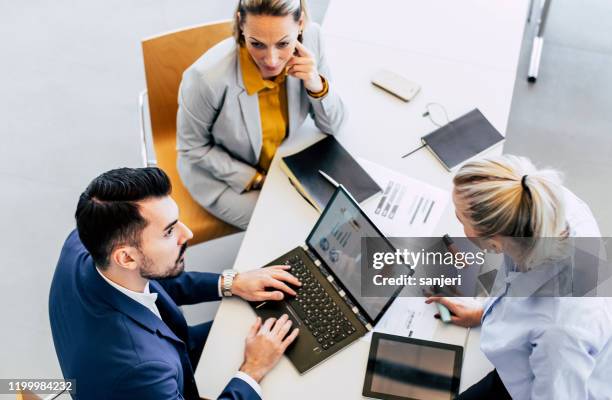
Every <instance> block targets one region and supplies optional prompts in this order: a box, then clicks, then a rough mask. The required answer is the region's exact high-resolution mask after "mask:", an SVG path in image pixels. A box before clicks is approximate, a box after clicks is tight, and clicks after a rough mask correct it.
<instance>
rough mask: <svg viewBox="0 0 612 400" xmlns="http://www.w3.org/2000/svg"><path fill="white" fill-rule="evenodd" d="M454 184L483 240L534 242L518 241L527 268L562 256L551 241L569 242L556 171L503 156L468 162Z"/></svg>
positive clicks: (515, 157)
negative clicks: (496, 237) (507, 239)
mask: <svg viewBox="0 0 612 400" xmlns="http://www.w3.org/2000/svg"><path fill="white" fill-rule="evenodd" d="M453 183H454V185H455V194H456V196H458V197H459V198H461V199H462V200H464V201H465V204H466V205H467V209H466V210H465V212H466V216H467V217H468V218H469V220H470V222H471V224H472V225H473V227H474V229H475V230H476V232H477V233H478V234H479V235H480V236H482V237H493V236H501V237H505V238H531V240H525V239H520V240H518V241H515V242H517V243H520V247H521V248H522V250H523V251H524V255H523V259H522V263H523V265H528V266H533V264H534V263H536V262H543V261H544V259H551V258H555V257H556V256H560V254H559V251H561V249H560V248H559V247H558V245H557V244H553V243H554V242H556V241H555V240H554V239H553V238H559V239H563V238H565V237H566V236H567V233H568V226H567V221H566V217H565V206H564V202H563V191H562V190H563V189H562V186H561V174H560V173H559V172H558V171H555V170H552V169H541V170H538V169H537V168H536V167H535V166H534V165H533V164H532V162H531V161H529V159H527V158H525V157H518V156H513V155H502V156H498V157H492V158H488V159H483V160H477V161H472V162H468V163H467V164H465V165H463V166H462V167H461V168H460V169H459V171H458V172H457V174H456V175H455V177H454V179H453ZM539 238H546V239H545V240H540V241H538V240H537V239H539ZM537 242H541V243H537ZM542 244H544V247H542V246H540V247H539V248H537V247H538V245H542ZM551 246H552V247H551ZM536 248H537V249H536Z"/></svg>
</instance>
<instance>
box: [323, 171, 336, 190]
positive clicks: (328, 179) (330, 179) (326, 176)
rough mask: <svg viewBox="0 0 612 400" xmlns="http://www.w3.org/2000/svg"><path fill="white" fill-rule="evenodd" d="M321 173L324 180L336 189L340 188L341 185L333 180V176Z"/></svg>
mask: <svg viewBox="0 0 612 400" xmlns="http://www.w3.org/2000/svg"><path fill="white" fill-rule="evenodd" d="M319 173H320V174H321V175H322V176H323V178H325V180H326V181H327V182H329V183H331V184H332V185H333V186H334V187H338V186H340V184H339V183H338V182H336V181H335V180H334V178H332V177H331V176H329V175H327V174H326V173H325V172H323V171H321V170H319Z"/></svg>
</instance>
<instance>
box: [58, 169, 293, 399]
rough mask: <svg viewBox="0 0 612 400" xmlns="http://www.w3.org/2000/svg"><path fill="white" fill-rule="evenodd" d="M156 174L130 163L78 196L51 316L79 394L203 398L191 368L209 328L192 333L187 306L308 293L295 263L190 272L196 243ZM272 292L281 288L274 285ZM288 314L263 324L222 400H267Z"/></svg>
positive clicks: (288, 335) (287, 338)
mask: <svg viewBox="0 0 612 400" xmlns="http://www.w3.org/2000/svg"><path fill="white" fill-rule="evenodd" d="M170 192H171V184H170V180H169V179H168V177H167V176H166V174H165V173H164V172H163V171H162V170H160V169H158V168H139V169H131V168H122V169H118V170H113V171H109V172H106V173H104V174H102V175H100V176H99V177H97V178H96V179H94V180H93V181H92V182H91V184H90V185H89V186H88V187H87V189H86V190H85V191H84V192H83V193H82V194H81V197H80V198H79V202H78V206H77V210H76V222H77V230H75V231H73V232H72V233H70V235H69V236H68V239H67V240H66V242H65V244H64V247H63V249H62V252H61V255H60V258H59V261H58V264H57V267H56V270H55V275H54V277H53V282H52V284H51V292H50V295H49V317H50V320H51V329H52V332H53V341H54V343H55V350H56V352H57V356H58V358H59V362H60V366H61V368H62V373H63V375H64V377H65V378H66V379H75V380H76V384H75V388H76V394H75V395H74V396H75V397H77V398H82V399H164V400H165V399H183V398H184V399H198V398H199V395H198V390H197V387H196V384H195V380H194V375H193V373H194V370H195V367H196V365H197V363H198V361H199V359H200V355H201V353H202V350H203V347H204V342H205V341H206V337H207V336H208V332H209V330H210V326H211V323H210V322H208V323H204V324H201V325H196V326H188V325H187V322H186V321H185V318H184V317H183V315H182V313H181V311H180V309H179V307H178V306H180V305H183V304H194V303H199V302H203V301H214V300H219V299H220V298H221V296H222V295H227V296H231V295H237V296H240V297H242V298H244V299H245V300H249V301H261V300H280V299H282V298H283V296H284V295H285V294H288V295H295V292H294V290H293V289H292V288H291V287H290V286H289V285H288V284H290V285H295V286H299V285H300V282H299V281H298V280H297V279H296V278H295V277H294V276H293V275H291V274H290V273H289V272H288V271H287V268H288V267H286V266H274V267H269V268H260V269H257V270H254V271H249V272H244V273H240V274H237V273H236V272H235V271H231V270H229V271H224V273H223V274H222V275H219V274H213V273H200V272H183V270H184V252H185V250H186V248H187V241H188V240H189V239H190V238H191V237H192V236H193V235H192V233H191V231H190V230H189V228H188V227H187V226H185V225H184V224H183V223H181V222H180V221H179V219H178V208H177V205H176V203H175V202H174V201H173V200H172V198H171V197H170ZM270 289H272V290H270ZM290 331H291V321H290V320H288V318H287V316H286V315H284V316H283V317H281V318H279V319H278V320H274V319H269V320H267V321H265V322H264V323H262V321H261V320H260V319H257V321H256V322H255V324H254V325H253V326H252V327H251V330H250V332H249V334H248V336H247V338H246V345H245V352H244V362H243V364H242V366H241V367H240V370H239V371H238V372H237V374H236V376H235V377H234V378H233V379H232V380H230V382H229V383H228V384H227V386H226V387H225V389H224V390H223V392H222V393H221V395H220V397H219V398H221V399H244V400H258V399H260V398H261V388H260V387H259V381H260V380H261V379H262V378H263V376H264V375H265V374H266V373H267V372H268V371H270V370H271V369H272V368H273V367H274V365H275V364H276V363H277V362H278V360H279V359H280V357H281V356H282V354H283V353H284V351H285V349H286V348H287V346H288V345H289V344H290V343H291V342H292V341H293V340H294V339H295V338H296V337H297V334H298V330H297V329H293V330H292V331H291V332H290Z"/></svg>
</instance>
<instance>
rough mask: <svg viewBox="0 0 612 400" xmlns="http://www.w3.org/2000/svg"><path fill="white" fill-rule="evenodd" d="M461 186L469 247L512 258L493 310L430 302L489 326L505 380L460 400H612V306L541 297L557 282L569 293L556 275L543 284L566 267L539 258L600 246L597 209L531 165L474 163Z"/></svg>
mask: <svg viewBox="0 0 612 400" xmlns="http://www.w3.org/2000/svg"><path fill="white" fill-rule="evenodd" d="M453 183H454V190H453V202H454V204H455V209H456V214H457V218H458V219H459V221H460V222H461V223H462V224H463V227H464V231H465V235H466V237H470V238H473V241H474V242H475V243H476V244H477V245H478V246H479V247H480V248H481V249H483V250H487V251H493V252H496V253H503V254H504V257H505V261H504V262H505V265H504V268H501V269H500V270H499V271H498V279H497V280H496V282H497V283H499V282H501V289H502V290H500V291H499V292H498V293H493V294H496V295H498V296H496V297H491V298H489V299H488V301H487V302H486V303H485V304H484V307H483V308H469V307H468V306H466V305H464V304H461V303H459V302H457V301H453V300H451V299H449V298H444V297H430V298H429V299H428V300H427V302H429V303H431V302H432V301H435V302H439V303H441V304H443V305H445V306H447V308H448V309H449V310H450V311H451V314H452V322H453V323H455V324H457V325H460V326H464V327H473V326H477V325H482V330H481V345H480V347H481V350H482V351H483V353H484V354H485V355H486V356H487V358H488V359H489V361H491V363H492V364H493V365H494V367H495V370H493V371H492V372H491V373H490V374H489V375H487V376H486V377H485V378H484V379H483V380H481V381H480V382H478V383H477V384H475V385H474V386H472V387H471V388H469V389H468V390H466V391H465V392H464V393H462V394H461V395H460V396H459V398H460V399H462V400H466V399H505V398H514V399H521V400H522V399H611V398H612V383H611V382H612V381H611V379H612V302H611V301H610V300H609V299H607V298H597V297H588V298H571V297H560V296H558V295H557V296H555V295H551V294H550V293H548V294H544V295H541V294H540V295H538V293H539V292H540V293H541V292H542V289H543V288H546V287H547V286H551V285H550V282H553V283H555V285H552V286H554V287H555V288H556V289H557V290H559V288H560V285H559V284H558V281H555V279H552V280H551V275H550V274H548V275H547V277H548V279H544V280H541V279H540V278H541V277H542V274H543V273H544V275H546V271H550V270H551V269H552V268H554V267H557V266H558V262H557V261H555V254H554V252H553V253H549V254H548V255H546V254H543V253H542V252H541V251H540V252H539V251H538V249H540V250H541V248H542V246H544V248H547V249H550V248H551V247H554V246H552V245H556V244H562V243H563V242H564V240H566V239H568V238H572V237H597V236H600V232H599V228H598V227H597V223H596V222H595V219H594V218H593V215H592V213H591V211H590V210H589V208H588V206H587V205H586V204H585V203H584V202H583V201H581V200H580V199H579V198H578V197H576V196H575V195H574V194H573V193H571V192H570V191H569V190H568V189H566V188H564V187H563V186H561V183H560V177H559V174H558V173H557V172H556V171H553V170H538V169H536V168H535V167H534V166H533V164H532V163H531V162H530V161H529V160H527V159H526V158H522V157H516V156H510V155H504V156H499V157H495V158H491V159H486V160H479V161H473V162H469V163H467V164H465V165H464V166H463V167H462V168H461V169H460V170H459V171H458V173H457V174H456V176H455V178H454V180H453ZM542 238H545V239H542ZM593 240H594V241H595V240H596V239H593ZM559 248H560V249H563V247H562V246H560V247H559ZM561 258H562V257H559V260H561ZM496 286H498V287H499V285H497V284H496ZM513 292H514V294H512V293H513ZM544 292H545V293H546V291H544ZM561 294H564V293H563V292H561ZM565 294H566V295H567V293H565Z"/></svg>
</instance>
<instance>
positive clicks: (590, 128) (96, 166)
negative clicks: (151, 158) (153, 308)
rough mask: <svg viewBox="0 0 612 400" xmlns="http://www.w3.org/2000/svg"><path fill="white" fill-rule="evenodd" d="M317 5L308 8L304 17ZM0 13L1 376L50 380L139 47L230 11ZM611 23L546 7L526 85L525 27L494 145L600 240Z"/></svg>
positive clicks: (118, 154)
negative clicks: (56, 287)
mask: <svg viewBox="0 0 612 400" xmlns="http://www.w3.org/2000/svg"><path fill="white" fill-rule="evenodd" d="M332 1H333V0H332ZM327 2H328V0H319V1H315V0H310V3H311V6H312V14H313V18H314V19H315V20H321V18H322V17H323V15H324V13H325V9H326V6H327ZM0 4H1V5H0V9H1V11H0V51H1V54H2V62H1V63H0V88H2V89H1V92H0V121H2V124H1V125H0V135H1V139H2V143H4V145H3V146H2V147H0V180H1V182H2V187H3V190H2V196H0V220H1V221H2V222H3V223H4V224H5V228H4V229H3V230H2V233H0V235H1V236H0V243H2V247H1V249H2V253H3V254H5V257H6V259H5V262H4V263H3V266H2V272H3V279H2V280H0V304H2V317H3V321H4V322H3V324H2V329H0V360H1V361H0V378H17V377H19V378H26V377H32V378H34V377H39V378H40V377H60V376H61V373H60V370H59V366H58V364H57V360H56V356H55V352H54V349H53V343H52V340H51V335H50V329H49V323H48V315H47V297H48V290H49V283H50V280H51V276H52V274H53V270H54V266H55V262H56V260H57V257H58V254H59V250H60V247H61V244H62V242H63V240H64V238H65V237H66V236H67V234H68V233H69V232H70V230H71V229H73V227H74V220H73V213H74V209H75V205H76V200H77V197H78V195H79V194H80V192H81V191H82V190H83V189H84V187H85V186H86V185H87V183H88V182H89V181H90V180H91V179H92V178H93V177H94V176H96V175H98V174H99V173H100V172H102V171H105V170H108V169H111V168H115V167H118V166H138V165H139V162H140V158H139V157H140V154H139V150H138V118H137V113H136V104H137V95H138V92H139V91H140V90H142V89H143V88H144V86H145V83H144V73H143V67H142V60H141V52H140V48H139V40H140V39H142V38H144V37H147V36H151V35H154V34H157V33H159V32H164V31H169V30H173V29H176V28H179V27H183V26H188V25H194V24H199V23H202V22H205V21H213V20H220V19H225V18H227V17H229V16H230V15H231V14H232V12H233V7H234V6H233V4H234V2H229V1H223V2H220V1H215V0H182V1H181V2H180V6H177V4H179V3H176V2H172V1H170V0H141V1H138V2H128V1H123V0H105V1H100V0H90V1H87V2H82V1H76V0H58V1H54V2H48V1H43V0H30V1H28V2H8V1H2V2H1V3H0ZM610 15H612V3H611V2H609V1H607V0H584V1H581V2H575V1H572V0H555V1H554V3H553V4H552V9H551V12H550V21H549V25H548V27H547V32H546V42H545V48H544V55H543V59H542V66H541V70H540V77H539V79H538V82H537V83H536V84H527V82H526V80H525V75H526V71H527V63H528V55H529V54H528V53H529V50H530V40H531V36H532V32H531V28H532V27H531V26H530V27H528V29H527V32H526V34H525V40H524V44H523V53H522V56H521V63H520V68H519V71H518V75H517V80H516V86H515V94H514V100H513V103H512V111H511V116H510V122H509V125H508V130H507V137H508V140H507V144H506V151H507V152H509V153H515V154H522V155H527V156H529V157H531V158H532V159H534V160H537V163H538V164H543V165H552V166H555V167H558V168H561V169H562V170H563V171H564V172H565V173H566V182H567V185H568V186H569V187H570V188H571V189H572V190H574V191H575V192H576V193H577V194H578V195H579V196H580V197H582V198H583V199H584V200H585V201H586V202H587V203H589V204H590V205H591V207H592V209H593V211H594V213H595V215H596V216H597V217H598V220H599V222H600V226H601V229H602V232H603V234H604V235H611V234H612V207H609V198H610V197H611V195H612V185H610V183H611V182H612V180H611V179H610V175H609V174H610V170H611V167H612V113H610V112H609V110H611V109H612V97H610V93H612V24H610V23H609V16H610ZM240 239H241V236H240V235H238V236H233V237H230V238H228V239H227V242H226V243H225V244H224V245H223V246H219V245H218V244H215V243H212V244H210V245H209V246H198V247H196V248H193V249H192V250H191V251H190V252H191V253H190V255H189V259H188V261H189V260H191V261H193V260H202V259H204V260H206V265H199V267H200V268H206V269H211V268H212V269H215V270H219V269H222V268H224V267H226V266H229V265H231V264H232V261H233V257H234V256H235V252H236V250H237V248H238V246H239V245H240ZM221 248H222V249H221ZM197 267H198V266H195V267H194V268H197ZM186 313H187V314H188V318H189V319H190V320H197V319H202V318H204V317H205V316H207V315H208V316H212V315H213V314H214V305H212V306H208V307H204V309H193V308H192V309H188V310H186ZM0 398H4V397H2V396H1V395H0ZM6 398H12V397H11V396H8V397H6Z"/></svg>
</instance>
